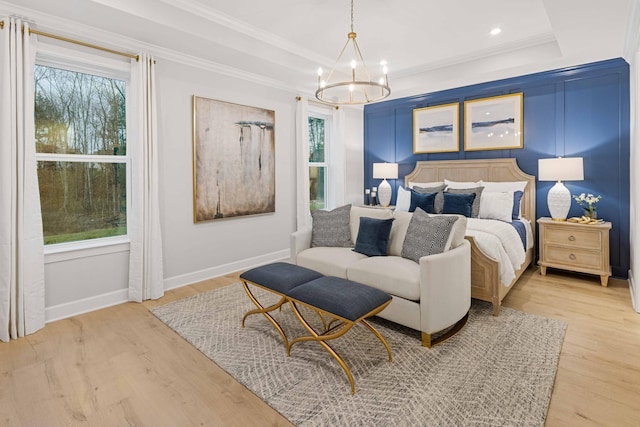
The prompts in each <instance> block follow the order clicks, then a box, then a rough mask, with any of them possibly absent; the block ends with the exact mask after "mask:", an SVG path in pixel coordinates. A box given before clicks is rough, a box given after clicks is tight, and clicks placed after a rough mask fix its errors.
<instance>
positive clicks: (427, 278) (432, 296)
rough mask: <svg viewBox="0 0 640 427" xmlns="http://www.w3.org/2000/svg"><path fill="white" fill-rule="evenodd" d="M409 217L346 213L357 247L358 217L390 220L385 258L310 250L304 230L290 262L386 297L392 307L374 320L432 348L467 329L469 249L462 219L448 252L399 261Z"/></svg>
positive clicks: (347, 251)
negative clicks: (418, 336)
mask: <svg viewBox="0 0 640 427" xmlns="http://www.w3.org/2000/svg"><path fill="white" fill-rule="evenodd" d="M412 215H413V214H411V213H409V212H393V211H392V210H390V209H374V208H367V207H356V206H354V207H352V208H351V211H350V222H349V225H350V228H351V237H352V242H356V241H357V235H358V228H359V224H360V217H361V216H366V217H372V218H380V219H386V218H394V221H393V225H392V228H391V233H390V238H389V246H388V256H375V257H368V256H366V255H363V254H361V253H358V252H355V251H353V249H352V248H345V247H313V248H312V247H311V241H312V228H311V227H309V228H308V229H304V230H298V231H297V232H295V233H293V234H292V235H291V260H292V262H294V263H295V264H297V265H300V266H303V267H307V268H310V269H313V270H316V271H318V272H320V273H322V274H324V275H329V276H337V277H342V278H345V279H349V280H353V281H354V282H359V283H364V284H366V285H369V286H373V287H375V288H378V289H381V290H383V291H385V292H387V293H389V294H391V295H392V297H393V300H392V302H391V304H390V305H389V306H388V307H387V308H386V309H385V310H383V311H382V312H381V313H379V314H378V316H380V317H383V318H385V319H388V320H391V321H393V322H396V323H399V324H401V325H404V326H407V327H409V328H412V329H416V330H418V331H421V332H422V345H423V346H425V347H431V346H432V345H435V344H437V343H439V342H442V341H443V340H445V339H447V338H449V337H450V336H452V335H453V334H455V333H456V332H457V331H459V330H460V329H461V328H462V327H463V326H464V324H465V323H466V320H467V316H468V312H469V308H470V307H471V249H470V244H469V242H468V241H467V240H465V239H464V233H465V230H466V218H464V217H461V218H460V219H459V220H458V221H456V224H455V225H454V228H453V229H452V232H451V236H450V239H449V242H448V244H447V246H451V248H450V249H448V250H446V251H445V252H443V253H439V254H433V255H429V256H423V257H422V258H420V260H419V263H417V262H415V261H413V260H410V259H406V258H403V257H402V256H401V253H402V247H403V243H404V238H405V236H406V233H407V228H408V226H409V222H410V220H411V217H412ZM445 330H446V331H445ZM442 331H444V332H443V333H442V334H438V336H437V337H433V335H434V334H437V333H438V332H442Z"/></svg>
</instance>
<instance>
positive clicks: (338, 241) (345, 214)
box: [311, 205, 353, 248]
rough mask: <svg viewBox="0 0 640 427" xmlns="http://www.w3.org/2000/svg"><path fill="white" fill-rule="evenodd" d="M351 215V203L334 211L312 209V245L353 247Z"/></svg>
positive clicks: (313, 246)
mask: <svg viewBox="0 0 640 427" xmlns="http://www.w3.org/2000/svg"><path fill="white" fill-rule="evenodd" d="M350 215H351V205H345V206H341V207H339V208H335V209H334V210H332V211H325V210H315V211H311V218H312V219H313V226H312V229H311V247H312V248H315V247H318V246H329V247H340V248H350V247H352V246H353V242H352V241H351V228H350V227H349V218H350Z"/></svg>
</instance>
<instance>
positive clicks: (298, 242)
mask: <svg viewBox="0 0 640 427" xmlns="http://www.w3.org/2000/svg"><path fill="white" fill-rule="evenodd" d="M290 242H291V262H292V263H294V264H296V258H297V256H298V254H299V253H300V252H302V251H303V250H305V249H309V248H310V247H311V227H307V228H302V229H300V230H298V231H295V232H293V233H291V237H290Z"/></svg>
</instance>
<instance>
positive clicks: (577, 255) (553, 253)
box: [545, 245, 603, 270]
mask: <svg viewBox="0 0 640 427" xmlns="http://www.w3.org/2000/svg"><path fill="white" fill-rule="evenodd" d="M545 255H546V256H545V261H548V262H550V263H555V264H558V265H561V264H563V265H565V266H566V268H568V269H572V268H576V267H577V268H584V269H592V270H593V269H595V270H602V269H603V265H602V254H601V253H600V251H595V252H594V251H589V250H580V249H576V248H565V247H562V246H553V245H545Z"/></svg>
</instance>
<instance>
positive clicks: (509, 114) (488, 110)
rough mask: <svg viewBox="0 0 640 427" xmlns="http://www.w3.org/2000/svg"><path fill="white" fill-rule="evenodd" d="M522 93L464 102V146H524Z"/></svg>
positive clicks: (508, 147) (503, 147) (510, 147)
mask: <svg viewBox="0 0 640 427" xmlns="http://www.w3.org/2000/svg"><path fill="white" fill-rule="evenodd" d="M522 118H523V114H522V93H521V92H520V93H513V94H510V95H500V96H493V97H490V98H482V99H473V100H470V101H465V102H464V150H465V151H479V150H510V149H514V148H522V147H523V135H522V132H523V122H522Z"/></svg>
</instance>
